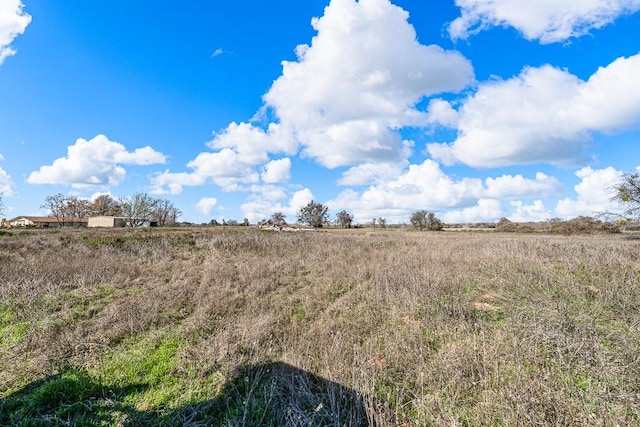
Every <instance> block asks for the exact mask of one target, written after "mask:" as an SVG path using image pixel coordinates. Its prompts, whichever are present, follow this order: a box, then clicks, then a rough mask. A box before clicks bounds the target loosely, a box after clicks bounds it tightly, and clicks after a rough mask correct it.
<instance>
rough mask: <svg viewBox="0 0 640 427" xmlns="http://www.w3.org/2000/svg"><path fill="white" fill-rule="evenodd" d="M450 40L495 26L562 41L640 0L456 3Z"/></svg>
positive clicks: (624, 11) (623, 12) (633, 8)
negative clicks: (459, 11)
mask: <svg viewBox="0 0 640 427" xmlns="http://www.w3.org/2000/svg"><path fill="white" fill-rule="evenodd" d="M456 5H457V6H458V7H459V8H460V10H461V15H460V17H459V18H457V19H455V20H454V21H453V22H452V23H451V24H450V25H449V34H450V35H451V38H453V39H454V40H455V39H465V38H467V37H469V36H470V35H472V34H476V33H478V32H480V31H482V30H485V29H488V28H490V27H494V26H511V27H513V28H515V29H517V30H518V31H519V32H520V33H522V35H523V36H524V37H525V38H526V39H527V40H539V41H540V42H541V43H554V42H562V41H565V40H567V39H569V38H573V37H580V36H582V35H585V34H588V33H589V32H590V31H591V30H593V29H598V28H601V27H604V26H605V25H607V24H609V23H611V22H613V21H614V20H615V19H616V18H617V17H618V16H621V15H626V14H631V13H634V12H636V11H637V10H639V9H640V0H582V1H576V0H553V1H550V0H536V1H522V0H456Z"/></svg>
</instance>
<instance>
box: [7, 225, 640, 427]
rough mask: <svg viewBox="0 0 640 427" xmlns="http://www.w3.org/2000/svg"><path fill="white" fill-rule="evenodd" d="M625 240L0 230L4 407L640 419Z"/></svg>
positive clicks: (212, 415) (448, 419) (241, 419)
mask: <svg viewBox="0 0 640 427" xmlns="http://www.w3.org/2000/svg"><path fill="white" fill-rule="evenodd" d="M639 281H640V240H636V239H634V238H633V236H628V235H607V236H569V237H566V236H551V235H542V234H527V235H519V234H501V233H495V232H493V233H489V232H483V233H480V232H478V233H470V232H455V233H453V232H441V233H428V232H412V231H399V230H375V231H374V230H366V229H365V230H341V231H338V230H335V231H329V232H317V233H316V232H298V233H293V232H292V233H277V232H262V231H259V230H255V229H245V228H243V227H237V228H226V227H225V228H222V227H220V228H215V229H213V228H206V229H205V228H194V229H144V230H143V229H140V230H130V229H126V230H87V229H82V230H80V229H70V230H42V231H38V230H25V231H19V230H18V231H15V230H14V231H11V232H4V233H3V234H2V235H0V425H3V426H4V425H30V426H38V425H43V426H44V425H46V426H50V425H60V426H65V425H105V426H110V425H190V426H198V425H203V426H204V425H230V426H234V425H294V426H295V425H352V426H364V425H379V426H386V425H402V426H413V425H416V426H428V425H446V426H451V425H453V426H455V425H462V426H465V425H468V426H477V425H492V426H515V425H565V426H584V425H603V426H613V425H639V424H640V352H639V349H640V283H639Z"/></svg>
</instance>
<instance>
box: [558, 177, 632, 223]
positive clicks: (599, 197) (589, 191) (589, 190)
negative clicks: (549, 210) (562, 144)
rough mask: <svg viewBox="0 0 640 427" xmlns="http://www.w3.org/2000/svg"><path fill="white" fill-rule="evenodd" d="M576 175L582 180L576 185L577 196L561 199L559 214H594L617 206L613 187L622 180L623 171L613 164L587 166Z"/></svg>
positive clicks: (568, 216) (571, 215)
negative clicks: (600, 166)
mask: <svg viewBox="0 0 640 427" xmlns="http://www.w3.org/2000/svg"><path fill="white" fill-rule="evenodd" d="M576 176H577V177H578V178H580V182H579V183H578V184H576V186H575V187H574V189H575V191H576V197H575V198H574V199H571V198H564V199H562V200H560V201H559V202H558V205H557V206H556V214H557V216H559V217H562V218H572V217H576V216H580V215H585V216H593V215H595V214H598V213H602V212H606V211H613V210H615V209H616V208H617V207H616V206H615V205H614V204H613V202H612V201H611V197H612V196H613V194H614V192H613V191H612V189H613V187H614V186H615V185H616V184H617V183H618V182H619V181H620V179H621V177H622V172H620V171H618V170H616V169H614V168H613V167H611V166H610V167H607V168H604V169H592V168H590V167H586V168H582V169H580V170H579V171H577V172H576Z"/></svg>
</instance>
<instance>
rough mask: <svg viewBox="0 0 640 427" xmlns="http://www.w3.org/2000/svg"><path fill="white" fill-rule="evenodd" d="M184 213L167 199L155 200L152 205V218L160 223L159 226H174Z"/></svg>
mask: <svg viewBox="0 0 640 427" xmlns="http://www.w3.org/2000/svg"><path fill="white" fill-rule="evenodd" d="M181 214H182V212H180V209H178V208H176V207H175V206H174V205H173V202H171V201H169V200H167V199H155V200H153V203H152V212H151V218H153V220H155V221H157V222H158V226H160V227H164V226H168V225H170V226H173V225H176V223H177V222H178V218H179V217H180V215H181Z"/></svg>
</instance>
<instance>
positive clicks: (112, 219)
mask: <svg viewBox="0 0 640 427" xmlns="http://www.w3.org/2000/svg"><path fill="white" fill-rule="evenodd" d="M126 226H127V221H126V219H125V218H123V217H120V216H92V217H91V218H89V227H104V228H120V227H126Z"/></svg>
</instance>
